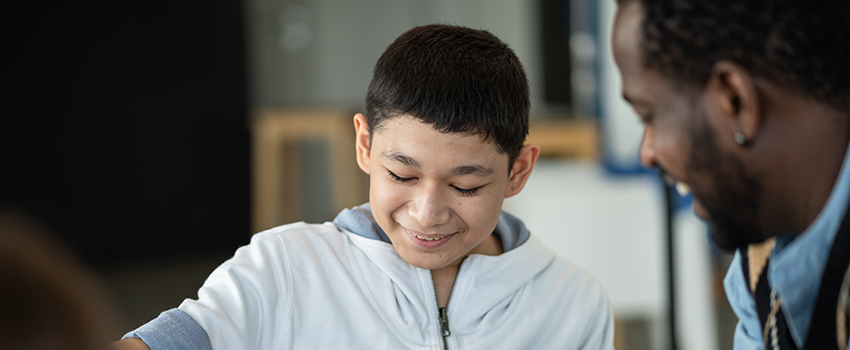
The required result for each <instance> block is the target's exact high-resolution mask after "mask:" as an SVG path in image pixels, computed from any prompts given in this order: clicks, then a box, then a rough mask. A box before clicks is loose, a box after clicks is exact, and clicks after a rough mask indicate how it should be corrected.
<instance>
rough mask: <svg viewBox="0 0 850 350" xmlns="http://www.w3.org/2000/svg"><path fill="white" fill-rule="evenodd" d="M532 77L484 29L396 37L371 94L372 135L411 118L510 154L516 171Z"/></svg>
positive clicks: (443, 28)
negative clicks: (389, 121)
mask: <svg viewBox="0 0 850 350" xmlns="http://www.w3.org/2000/svg"><path fill="white" fill-rule="evenodd" d="M530 104H531V102H530V101H529V97H528V79H527V78H526V76H525V71H524V70H523V67H522V64H521V63H520V62H519V59H518V58H517V57H516V55H515V54H514V52H513V50H511V49H510V48H509V47H508V46H507V45H506V44H505V43H503V42H502V41H501V40H499V38H497V37H496V36H494V35H493V34H490V33H489V32H487V31H483V30H475V29H470V28H466V27H458V26H450V25H441V24H432V25H426V26H421V27H415V28H413V29H411V30H409V31H407V32H405V33H404V34H402V35H401V36H400V37H398V39H396V40H395V41H394V42H393V43H392V44H390V46H389V47H388V48H387V50H386V51H385V52H384V54H383V55H381V58H380V59H378V63H377V64H376V65H375V71H374V75H373V77H372V82H371V83H370V84H369V92H368V93H367V95H366V121H367V122H368V123H369V135H373V132H375V131H377V130H380V128H381V126H382V125H383V122H384V121H385V120H387V119H390V118H393V117H397V116H402V115H410V116H413V117H414V118H417V119H419V120H421V121H422V122H424V123H428V124H432V125H434V129H436V130H438V131H440V132H444V133H461V132H462V133H469V134H472V135H480V136H481V137H482V138H483V139H484V141H485V142H487V141H491V140H492V142H493V143H494V144H495V145H496V149H498V150H499V151H500V152H503V153H506V154H507V155H508V159H509V161H510V163H508V169H510V168H511V166H512V165H513V163H514V161H515V160H516V158H517V156H518V155H519V151H520V149H522V146H523V142H524V141H525V136H526V135H527V134H528V113H529V107H530Z"/></svg>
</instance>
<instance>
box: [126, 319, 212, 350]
mask: <svg viewBox="0 0 850 350" xmlns="http://www.w3.org/2000/svg"><path fill="white" fill-rule="evenodd" d="M127 338H140V339H142V341H144V342H145V344H147V345H148V347H150V348H151V350H160V349H162V350H165V349H176V350H207V349H208V350H212V344H211V343H210V337H209V335H207V332H206V331H205V330H204V329H203V328H201V325H199V324H198V322H196V321H195V319H194V318H192V316H189V314H187V313H185V312H183V311H180V310H178V309H171V310H168V311H165V312H163V313H161V314H159V317H157V318H155V319H153V320H151V321H150V322H148V323H145V324H144V325H142V326H141V327H139V328H137V329H136V330H134V331H131V332H129V333H127V334H125V335H124V337H123V338H121V339H127Z"/></svg>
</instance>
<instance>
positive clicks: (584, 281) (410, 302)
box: [125, 203, 614, 350]
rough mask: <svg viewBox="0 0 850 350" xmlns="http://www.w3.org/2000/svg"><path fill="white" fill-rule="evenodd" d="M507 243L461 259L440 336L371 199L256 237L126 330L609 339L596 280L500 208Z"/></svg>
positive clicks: (201, 335) (199, 335)
mask: <svg viewBox="0 0 850 350" xmlns="http://www.w3.org/2000/svg"><path fill="white" fill-rule="evenodd" d="M495 234H498V235H499V236H500V238H501V240H502V244H503V245H504V250H505V253H503V254H501V255H498V256H485V255H470V256H469V257H467V258H466V259H464V261H463V263H462V264H461V266H460V270H459V272H458V275H457V279H456V281H455V285H454V288H453V289H452V294H451V297H450V300H449V304H448V306H447V320H448V322H447V323H445V322H444V324H443V325H444V327H445V326H447V328H448V333H449V335H448V336H446V337H443V335H441V322H440V314H439V311H438V307H437V300H436V296H435V295H436V294H435V292H434V283H433V280H432V277H431V271H430V270H425V269H420V268H417V267H415V266H413V265H410V264H408V263H407V262H406V261H404V260H403V259H402V258H401V257H400V256H399V255H398V253H396V251H395V249H394V248H393V246H392V245H391V244H390V243H389V240H388V239H387V238H386V235H385V234H384V233H383V232H382V231H381V229H380V228H379V227H378V226H377V224H376V223H375V222H374V219H372V215H371V212H370V208H369V205H368V203H367V204H365V205H363V206H361V207H357V208H354V209H352V210H344V211H343V212H342V213H340V215H339V216H338V217H337V218H336V219H335V220H334V222H333V223H325V224H321V225H308V224H304V223H296V224H290V225H284V226H280V227H277V228H274V229H271V230H268V231H265V232H262V233H259V234H257V235H255V236H254V237H253V238H252V239H251V243H250V244H249V245H247V246H244V247H242V248H239V249H238V250H237V251H236V254H235V256H234V257H233V258H232V259H230V260H228V261H227V262H225V263H224V264H222V265H221V266H219V267H218V268H217V269H216V270H215V271H213V273H212V274H211V275H210V277H209V278H208V279H207V281H206V282H205V283H204V285H203V287H201V289H200V291H199V292H198V296H199V298H198V300H189V299H187V300H185V301H184V302H183V303H182V304H180V306H179V307H178V308H177V309H174V310H171V311H168V312H165V313H163V314H162V315H161V316H160V317H158V318H157V319H154V320H153V321H151V322H149V323H148V324H146V325H144V326H142V327H141V328H139V329H137V330H136V331H134V332H130V333H128V334H127V335H126V336H125V337H140V338H142V340H144V341H145V342H146V343H147V344H148V346H150V347H151V349H153V350H158V349H160V348H162V349H165V348H168V349H175V348H180V349H209V348H214V349H443V347H444V344H446V345H447V346H448V348H449V349H605V350H607V349H613V336H614V324H613V316H612V313H611V308H610V305H609V303H608V299H607V297H606V295H605V293H604V291H603V290H602V288H601V286H600V285H599V284H598V283H597V282H596V281H595V280H594V279H593V278H592V277H591V276H590V275H589V274H588V273H587V272H585V271H583V270H581V269H580V268H578V267H577V266H576V265H574V264H572V263H570V262H568V261H566V260H565V259H563V258H560V257H558V256H556V255H555V253H554V252H553V251H552V250H549V249H548V248H546V247H544V246H543V245H542V244H541V243H540V242H539V241H538V240H537V239H536V238H535V237H533V236H530V235H529V233H528V231H527V230H526V229H525V226H524V225H523V224H522V222H521V221H519V220H518V219H516V218H515V217H513V216H511V215H510V214H507V213H504V212H503V213H502V214H501V216H500V218H499V223H498V224H497V226H496V231H495Z"/></svg>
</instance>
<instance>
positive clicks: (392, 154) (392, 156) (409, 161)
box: [381, 151, 419, 169]
mask: <svg viewBox="0 0 850 350" xmlns="http://www.w3.org/2000/svg"><path fill="white" fill-rule="evenodd" d="M381 155H382V156H383V157H384V158H386V159H388V160H394V161H397V162H399V163H401V164H404V165H407V166H409V167H412V168H416V169H419V162H417V161H416V159H413V158H410V156H408V155H404V154H401V153H399V152H398V151H385V152H383V153H381Z"/></svg>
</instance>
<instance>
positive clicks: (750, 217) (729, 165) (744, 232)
mask: <svg viewBox="0 0 850 350" xmlns="http://www.w3.org/2000/svg"><path fill="white" fill-rule="evenodd" d="M695 117H696V116H695ZM698 119H699V121H698V122H697V123H695V124H696V125H694V124H691V127H690V133H689V134H690V136H691V150H690V157H689V158H690V161H689V162H688V166H687V167H686V170H687V176H688V177H689V179H688V180H689V181H688V183H689V185H690V186H691V189H692V191H693V193H694V196H695V198H698V199H699V201H700V203H702V205H703V206H704V207H705V209H706V210H707V211H708V215H709V217H708V223H709V226H710V228H711V238H712V240H713V241H714V244H715V245H717V247H719V248H721V249H723V250H734V249H738V248H744V247H746V246H747V245H749V244H752V243H759V242H762V241H764V240H765V238H766V237H765V235H764V230H763V229H762V228H761V227H759V226H758V222H759V220H758V219H759V218H758V215H759V206H758V204H757V203H758V199H759V196H760V195H761V188H760V186H759V182H758V180H757V179H756V178H755V177H754V176H752V175H751V174H748V173H747V172H746V171H745V169H744V164H743V163H742V162H741V161H740V160H739V159H737V158H735V157H734V156H732V155H731V154H728V153H723V152H722V151H721V150H720V147H719V146H718V145H717V141H716V133H715V132H714V131H713V130H712V129H711V126H709V125H708V122H707V118H706V116H705V115H701V116H699V117H698Z"/></svg>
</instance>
